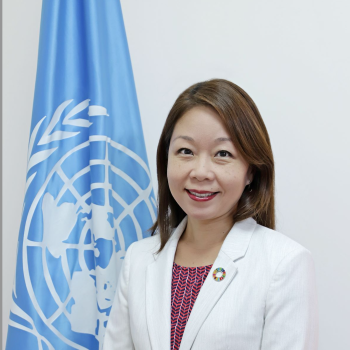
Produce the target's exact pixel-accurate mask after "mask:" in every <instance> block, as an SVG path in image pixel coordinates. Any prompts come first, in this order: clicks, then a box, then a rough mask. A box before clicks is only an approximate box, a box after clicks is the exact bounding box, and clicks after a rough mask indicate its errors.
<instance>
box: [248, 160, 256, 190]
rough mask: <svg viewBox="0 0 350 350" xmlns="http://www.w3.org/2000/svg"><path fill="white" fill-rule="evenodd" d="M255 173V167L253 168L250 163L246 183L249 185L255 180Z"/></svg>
mask: <svg viewBox="0 0 350 350" xmlns="http://www.w3.org/2000/svg"><path fill="white" fill-rule="evenodd" d="M254 173H255V169H253V167H252V166H251V165H249V168H248V171H247V181H246V185H249V184H251V183H252V182H253V179H254Z"/></svg>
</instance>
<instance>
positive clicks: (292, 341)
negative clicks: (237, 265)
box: [261, 248, 318, 350]
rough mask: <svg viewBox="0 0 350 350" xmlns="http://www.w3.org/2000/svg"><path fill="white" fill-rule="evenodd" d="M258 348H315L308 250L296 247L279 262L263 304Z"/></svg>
mask: <svg viewBox="0 0 350 350" xmlns="http://www.w3.org/2000/svg"><path fill="white" fill-rule="evenodd" d="M265 307H266V309H265V324H264V330H263V335H262V343H261V349H262V350H282V349H288V350H317V349H318V302H317V293H316V276H315V266H314V261H313V259H312V256H311V253H310V252H309V251H308V250H307V249H305V248H302V249H300V248H298V249H297V250H294V251H292V252H290V253H289V254H287V255H286V256H285V257H284V258H283V259H282V261H281V262H280V263H279V265H278V267H277V269H276V271H275V273H274V276H273V278H272V280H271V284H270V287H269V291H268V294H267V299H266V305H265Z"/></svg>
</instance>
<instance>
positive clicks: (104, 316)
mask: <svg viewBox="0 0 350 350" xmlns="http://www.w3.org/2000/svg"><path fill="white" fill-rule="evenodd" d="M71 102H72V100H69V101H65V102H64V103H63V104H62V105H61V106H60V107H58V109H57V110H56V112H55V114H57V115H56V117H55V116H53V118H52V120H54V119H55V118H56V120H55V121H54V122H55V123H56V124H57V123H58V122H59V120H60V119H62V115H63V110H64V109H65V108H66V107H67V106H68V105H69V104H70V103H71ZM78 113H80V114H79V115H81V113H86V114H87V115H88V116H89V117H91V116H101V115H103V114H104V115H105V118H108V114H107V111H106V110H105V109H104V108H103V107H100V106H89V100H86V101H83V102H81V103H80V104H79V105H77V106H76V107H74V108H73V110H72V111H71V112H70V113H69V114H68V115H67V116H66V117H65V121H66V124H68V123H69V122H71V125H73V124H74V125H79V126H80V127H81V128H85V130H88V128H89V127H90V125H91V123H89V124H87V123H85V122H87V119H83V118H82V119H80V122H79V119H76V118H75V119H73V116H75V115H77V114H78ZM40 123H41V121H40ZM72 123H73V124H72ZM56 124H55V125H56ZM55 125H54V126H55ZM39 126H40V125H39ZM54 126H53V127H52V130H53V129H54ZM49 128H50V124H49V126H48V128H47V129H49ZM47 129H46V131H45V132H47ZM38 130H39V127H38V128H37V129H36V130H35V129H34V131H33V133H36V132H38ZM52 130H49V132H47V135H46V136H47V137H48V138H47V139H46V142H47V144H49V143H51V142H53V141H52V140H55V141H57V140H65V141H68V139H71V140H69V141H73V139H74V138H76V137H77V135H78V133H71V134H67V133H66V134H65V132H62V131H61V133H60V134H56V135H55V133H57V131H54V132H52ZM45 132H44V133H43V136H42V137H41V139H40V141H39V143H40V142H42V143H43V142H45ZM73 134H74V135H73ZM35 136H36V137H34V139H37V136H38V135H35ZM60 137H61V139H59V138H60ZM66 139H67V140H66ZM30 142H32V146H31V145H30V147H33V143H34V141H33V138H32V137H31V141H30ZM72 145H73V147H72V148H69V147H68V148H67V150H65V151H64V152H61V153H60V156H59V157H56V158H55V157H54V156H55V152H56V149H57V147H56V148H48V149H47V150H45V151H44V152H45V153H41V155H40V157H41V158H42V159H39V156H37V158H38V159H34V160H33V156H34V157H35V154H34V155H32V156H31V159H29V161H28V164H29V165H28V170H29V168H31V162H32V164H34V165H37V164H39V163H40V162H42V161H43V160H45V161H51V163H52V167H51V168H50V171H48V172H47V173H46V174H45V176H44V177H43V178H42V181H41V183H40V186H38V187H37V188H36V189H35V195H34V196H33V199H32V201H31V204H30V207H29V210H28V214H27V216H26V218H25V225H24V233H23V249H22V255H23V256H22V262H23V276H24V281H25V286H26V288H27V291H28V294H29V296H30V299H31V302H32V305H33V307H34V308H35V311H36V313H37V314H38V315H39V316H40V318H41V320H42V321H43V323H44V324H45V326H46V327H48V328H49V330H50V331H51V332H52V333H53V334H55V336H57V337H58V338H59V339H60V340H61V341H62V342H64V343H66V344H67V345H70V346H72V347H73V348H75V349H87V347H85V346H84V345H82V344H83V343H84V341H82V342H81V341H80V340H81V339H82V338H81V336H82V335H84V336H86V337H95V338H96V340H97V341H98V342H99V344H100V348H101V346H102V340H103V336H104V332H105V328H106V325H107V321H108V316H109V312H110V309H111V306H112V303H113V298H114V293H115V289H116V284H117V280H118V276H119V271H120V268H121V265H122V262H123V258H124V256H125V252H126V250H127V248H128V247H129V245H130V244H131V243H132V242H134V241H136V240H140V239H142V238H144V233H143V232H144V230H145V227H150V224H152V222H153V221H154V220H155V219H156V203H155V201H154V198H153V192H152V182H151V177H150V173H149V169H148V166H147V164H146V163H145V162H144V161H143V160H142V159H141V158H140V157H139V156H138V155H137V154H135V153H134V152H133V151H131V150H130V149H128V148H126V147H125V146H123V145H122V144H119V143H117V142H115V141H113V140H112V139H111V138H109V137H108V136H106V135H89V136H88V137H87V138H86V140H85V141H83V142H80V143H73V142H72ZM53 149H54V151H52V150H53ZM56 153H57V155H58V154H59V152H58V151H57V152H56ZM34 165H32V166H34ZM40 176H41V174H40V172H39V170H38V171H37V172H35V173H33V174H32V175H31V176H29V177H28V181H27V191H29V190H31V186H34V185H35V180H36V177H37V178H38V179H39V177H40ZM26 198H27V196H26ZM145 213H147V215H145ZM14 293H16V286H15V288H14ZM12 312H13V313H14V314H17V315H18V316H19V317H21V318H22V319H24V320H26V321H28V322H29V323H30V324H31V326H32V328H33V329H32V330H31V332H32V333H33V334H35V335H36V336H37V337H38V339H40V340H42V341H43V342H44V343H45V344H46V346H47V347H48V348H49V349H54V347H53V345H52V344H51V343H50V341H49V339H47V338H46V337H45V336H43V332H42V331H41V330H40V329H39V328H38V326H37V323H35V322H34V320H33V319H32V318H31V317H30V315H29V314H28V313H27V312H26V311H25V310H23V309H21V308H20V307H19V306H14V307H13V309H12ZM22 326H24V325H22ZM67 327H68V328H70V329H68V330H69V332H67ZM72 332H73V334H76V335H77V336H76V339H74V338H72V336H71V333H72ZM66 334H69V336H68V335H66Z"/></svg>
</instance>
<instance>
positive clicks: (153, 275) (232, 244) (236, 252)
mask: <svg viewBox="0 0 350 350" xmlns="http://www.w3.org/2000/svg"><path fill="white" fill-rule="evenodd" d="M186 224H187V216H186V217H185V218H184V219H183V220H182V221H181V223H180V224H179V225H178V227H177V228H176V229H175V230H174V231H173V233H172V235H171V237H170V238H169V240H168V242H167V243H166V245H165V246H164V248H163V250H162V251H161V252H160V253H159V254H158V255H156V254H155V253H154V255H153V256H154V258H155V261H154V262H153V263H151V264H150V265H148V267H147V271H146V318H147V325H148V332H149V336H150V341H151V346H152V349H153V350H163V349H170V333H171V282H172V269H173V262H174V257H175V252H176V248H177V243H178V241H179V239H180V237H181V235H182V233H183V232H184V229H185V227H186ZM255 226H256V221H255V220H254V219H253V218H248V219H245V220H243V221H240V222H237V223H235V224H234V225H233V227H232V228H231V230H230V232H229V233H228V234H227V236H226V238H225V240H224V242H223V244H222V246H221V249H220V251H219V254H218V256H217V258H216V260H215V262H214V264H213V266H212V268H211V270H210V271H209V274H208V277H207V278H206V280H205V281H204V284H203V286H202V288H201V290H200V292H199V294H198V296H197V299H196V301H195V303H194V306H193V309H192V311H191V314H190V317H189V319H188V321H187V324H186V327H185V331H184V334H183V337H182V341H181V345H180V350H189V349H190V348H191V346H192V344H193V342H194V340H195V338H196V335H197V333H198V331H199V329H200V327H201V325H202V323H203V322H204V320H205V319H206V317H207V316H208V314H209V313H210V311H211V310H212V308H213V307H214V306H215V304H216V303H217V301H218V300H219V299H220V298H221V296H222V294H223V293H224V292H225V290H226V288H227V287H228V286H229V284H230V283H231V282H232V280H233V278H234V276H235V275H236V273H237V271H238V269H237V266H236V264H235V263H234V261H236V260H237V259H239V258H242V257H244V255H245V253H246V251H247V249H248V246H249V242H250V238H251V236H252V234H253V231H254V229H255ZM218 267H223V268H224V269H225V271H226V277H225V279H223V280H222V281H220V282H217V281H215V280H214V279H213V276H212V274H213V271H214V270H215V269H216V268H218Z"/></svg>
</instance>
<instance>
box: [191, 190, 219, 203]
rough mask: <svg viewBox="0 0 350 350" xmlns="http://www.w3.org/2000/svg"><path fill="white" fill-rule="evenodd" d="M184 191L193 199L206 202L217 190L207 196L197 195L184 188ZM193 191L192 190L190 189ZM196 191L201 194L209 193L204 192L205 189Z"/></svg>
mask: <svg viewBox="0 0 350 350" xmlns="http://www.w3.org/2000/svg"><path fill="white" fill-rule="evenodd" d="M186 192H187V194H188V196H189V197H190V198H191V199H193V200H194V201H197V202H207V201H210V200H211V199H213V198H214V197H215V196H216V195H217V194H218V193H219V192H214V193H213V194H212V195H210V196H207V197H197V196H195V195H194V194H192V193H190V192H189V190H187V189H186ZM192 192H194V191H192ZM196 192H197V193H199V194H201V193H209V192H205V191H196Z"/></svg>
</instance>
